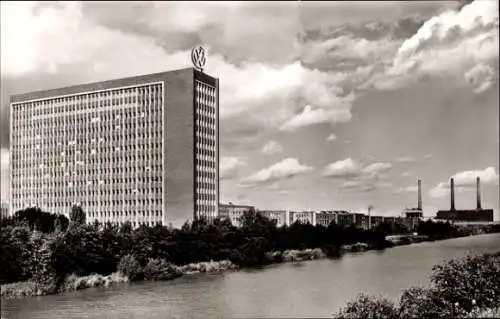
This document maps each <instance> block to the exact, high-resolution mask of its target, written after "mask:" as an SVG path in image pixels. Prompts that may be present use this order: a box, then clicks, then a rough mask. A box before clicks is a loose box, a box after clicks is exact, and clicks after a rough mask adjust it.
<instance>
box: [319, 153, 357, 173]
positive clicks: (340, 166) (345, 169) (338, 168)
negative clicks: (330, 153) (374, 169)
mask: <svg viewBox="0 0 500 319" xmlns="http://www.w3.org/2000/svg"><path fill="white" fill-rule="evenodd" d="M361 172H362V168H361V166H360V164H358V163H357V162H356V161H355V160H353V159H352V158H351V157H349V158H346V159H344V160H341V161H337V162H334V163H331V164H329V165H328V166H327V167H326V168H325V169H324V171H323V177H332V178H349V177H356V176H359V175H360V174H361Z"/></svg>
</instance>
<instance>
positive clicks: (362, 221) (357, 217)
mask: <svg viewBox="0 0 500 319" xmlns="http://www.w3.org/2000/svg"><path fill="white" fill-rule="evenodd" d="M352 215H353V221H352V224H354V225H355V226H356V227H358V228H361V229H368V216H367V215H365V214H361V213H354V214H352ZM346 227H349V225H347V226H346Z"/></svg>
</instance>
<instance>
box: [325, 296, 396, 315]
mask: <svg viewBox="0 0 500 319" xmlns="http://www.w3.org/2000/svg"><path fill="white" fill-rule="evenodd" d="M334 317H335V318H397V317H398V310H397V308H396V306H395V305H394V303H393V302H392V301H390V300H387V299H385V298H382V297H378V298H377V297H375V296H368V295H365V294H361V295H359V296H358V297H357V298H356V299H355V300H354V301H351V302H349V303H347V306H346V307H345V308H343V309H341V310H340V311H339V312H338V313H336V314H334Z"/></svg>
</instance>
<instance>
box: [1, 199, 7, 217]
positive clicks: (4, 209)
mask: <svg viewBox="0 0 500 319" xmlns="http://www.w3.org/2000/svg"><path fill="white" fill-rule="evenodd" d="M8 217H9V203H4V202H2V204H1V205H0V218H2V219H3V218H8Z"/></svg>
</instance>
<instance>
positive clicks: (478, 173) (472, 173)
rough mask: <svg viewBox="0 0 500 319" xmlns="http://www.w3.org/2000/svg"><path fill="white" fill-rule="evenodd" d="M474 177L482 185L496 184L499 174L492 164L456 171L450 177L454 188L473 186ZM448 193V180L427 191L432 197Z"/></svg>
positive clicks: (474, 183)
mask: <svg viewBox="0 0 500 319" xmlns="http://www.w3.org/2000/svg"><path fill="white" fill-rule="evenodd" d="M476 177H479V178H480V179H481V184H482V185H498V179H499V176H498V174H497V172H496V170H495V168H494V167H493V166H490V167H487V168H485V169H484V170H469V171H463V172H460V173H456V174H455V175H453V176H451V177H450V178H453V181H454V184H455V188H458V189H466V188H473V187H475V185H476ZM449 193H450V183H449V181H446V182H442V183H439V184H437V185H436V186H435V187H433V188H432V189H431V190H430V191H429V194H430V195H431V196H432V197H434V198H440V197H444V196H447V195H448V194H449Z"/></svg>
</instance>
